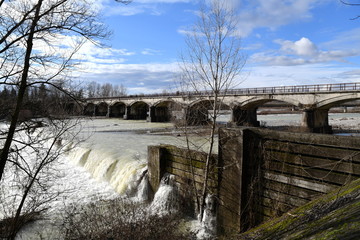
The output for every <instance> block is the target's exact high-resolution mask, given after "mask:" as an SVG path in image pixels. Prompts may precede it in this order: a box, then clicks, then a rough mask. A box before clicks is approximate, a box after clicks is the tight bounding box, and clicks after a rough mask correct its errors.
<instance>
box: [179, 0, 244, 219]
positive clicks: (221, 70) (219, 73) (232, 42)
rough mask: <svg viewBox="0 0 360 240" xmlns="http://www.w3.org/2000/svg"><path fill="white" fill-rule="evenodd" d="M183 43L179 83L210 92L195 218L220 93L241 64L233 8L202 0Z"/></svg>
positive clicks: (201, 210) (205, 191)
mask: <svg viewBox="0 0 360 240" xmlns="http://www.w3.org/2000/svg"><path fill="white" fill-rule="evenodd" d="M185 42H186V46H187V51H186V52H184V53H183V54H182V57H181V58H182V61H181V70H182V75H181V81H182V82H181V84H182V85H183V86H184V87H185V88H186V89H188V91H191V92H195V94H196V93H200V92H202V91H206V92H207V94H210V95H211V104H210V107H207V110H209V117H210V121H209V122H210V134H209V136H208V137H209V147H208V150H207V160H206V167H205V173H204V184H203V186H202V189H201V195H200V199H199V204H200V206H198V209H199V219H200V220H202V219H203V213H204V208H205V198H206V196H207V194H208V180H209V167H210V158H211V155H212V154H213V152H214V147H215V146H216V142H215V141H216V136H215V134H216V121H217V118H218V116H219V111H220V109H221V107H222V105H223V96H224V95H225V94H226V92H227V90H228V89H231V88H233V87H235V86H236V85H237V83H238V81H237V80H238V79H237V77H238V76H239V74H240V72H241V70H242V68H243V66H244V64H245V56H244V54H243V53H242V47H241V46H242V45H241V39H240V38H239V35H238V32H237V17H236V8H235V7H234V6H233V5H231V4H230V1H226V0H211V1H206V2H203V3H202V5H201V9H200V11H199V13H198V21H197V22H196V23H195V24H194V25H193V26H192V28H191V29H190V30H189V31H187V33H186V38H185ZM206 114H207V113H206Z"/></svg>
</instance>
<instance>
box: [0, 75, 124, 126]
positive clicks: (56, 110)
mask: <svg viewBox="0 0 360 240" xmlns="http://www.w3.org/2000/svg"><path fill="white" fill-rule="evenodd" d="M126 92H127V89H126V88H125V87H124V86H123V85H113V84H110V83H105V84H99V83H96V82H89V83H84V84H78V85H76V86H65V85H63V84H61V83H60V84H57V85H48V84H46V83H41V84H37V85H31V87H28V88H27V90H26V92H25V95H24V101H23V105H22V110H21V114H20V118H21V119H20V120H22V119H27V118H31V117H47V116H50V115H59V114H78V113H79V111H81V107H80V106H78V105H77V104H76V101H79V102H80V101H81V100H82V99H83V98H88V97H113V96H124V95H126ZM17 98H18V88H17V86H3V87H2V88H1V89H0V119H10V118H11V115H12V112H13V110H14V107H15V104H16V101H17Z"/></svg>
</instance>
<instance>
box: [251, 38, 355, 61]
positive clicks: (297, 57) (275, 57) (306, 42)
mask: <svg viewBox="0 0 360 240" xmlns="http://www.w3.org/2000/svg"><path fill="white" fill-rule="evenodd" d="M275 42H276V43H278V44H279V45H280V49H278V50H272V51H268V52H259V53H255V54H253V55H252V56H251V57H250V62H252V63H258V64H264V65H271V66H292V65H304V64H316V63H326V62H332V61H337V62H347V58H348V57H354V56H360V50H359V49H339V50H329V51H327V50H319V49H318V47H317V46H316V45H315V44H314V43H313V42H312V41H311V40H310V39H308V38H305V37H302V38H301V39H299V40H297V41H289V40H279V39H278V40H275Z"/></svg>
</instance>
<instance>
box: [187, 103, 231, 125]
mask: <svg viewBox="0 0 360 240" xmlns="http://www.w3.org/2000/svg"><path fill="white" fill-rule="evenodd" d="M218 104H219V105H218V106H220V107H219V110H230V106H229V105H227V104H225V103H223V102H220V101H219V102H218ZM213 106H214V101H213V100H208V99H201V100H198V101H194V102H192V103H191V104H190V105H189V106H188V108H187V111H186V123H187V124H188V125H206V124H208V123H209V120H210V119H209V114H211V113H209V111H210V110H212V109H213Z"/></svg>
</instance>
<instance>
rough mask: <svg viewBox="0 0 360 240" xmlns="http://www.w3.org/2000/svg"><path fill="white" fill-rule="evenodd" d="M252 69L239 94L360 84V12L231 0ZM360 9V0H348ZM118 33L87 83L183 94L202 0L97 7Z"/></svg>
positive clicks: (93, 56) (91, 63)
mask: <svg viewBox="0 0 360 240" xmlns="http://www.w3.org/2000/svg"><path fill="white" fill-rule="evenodd" d="M228 1H232V2H234V3H235V4H237V6H238V8H237V9H238V11H237V16H236V17H237V19H238V22H237V29H238V33H239V35H240V36H241V39H242V52H243V54H244V55H245V56H246V64H245V66H244V68H243V70H242V72H241V77H240V78H241V84H239V85H238V86H237V87H238V88H252V87H269V86H292V85H304V84H328V83H347V82H360V18H359V19H353V18H356V17H357V16H358V15H360V6H347V5H344V4H343V3H341V2H340V0H228ZM348 1H353V2H352V3H360V1H359V0H348ZM95 2H96V5H97V7H99V9H100V10H101V15H102V21H103V22H104V24H105V25H106V26H107V28H108V29H109V30H110V31H111V32H112V35H111V37H110V38H109V39H108V40H106V41H105V42H104V43H105V44H106V46H107V47H106V48H99V47H96V46H94V45H92V44H90V43H87V44H85V45H84V47H83V49H81V52H82V53H83V55H84V56H85V57H84V59H83V61H82V63H83V65H82V68H81V72H79V76H78V77H79V78H80V79H81V80H82V81H85V82H86V81H89V82H90V81H96V82H98V83H112V84H118V85H120V84H122V85H123V86H125V87H126V88H127V90H128V93H129V94H140V93H144V94H148V93H162V92H164V91H168V92H171V91H176V88H175V82H176V72H177V71H179V67H178V66H179V65H178V61H179V59H180V57H179V56H180V54H181V52H183V51H184V50H185V49H186V45H185V41H184V40H185V36H184V30H185V29H187V28H189V26H191V25H192V24H193V23H194V22H195V21H196V12H197V11H198V10H199V2H198V1H197V0H133V1H132V2H131V3H129V4H127V5H125V4H122V3H118V2H116V1H114V0H99V1H95Z"/></svg>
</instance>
